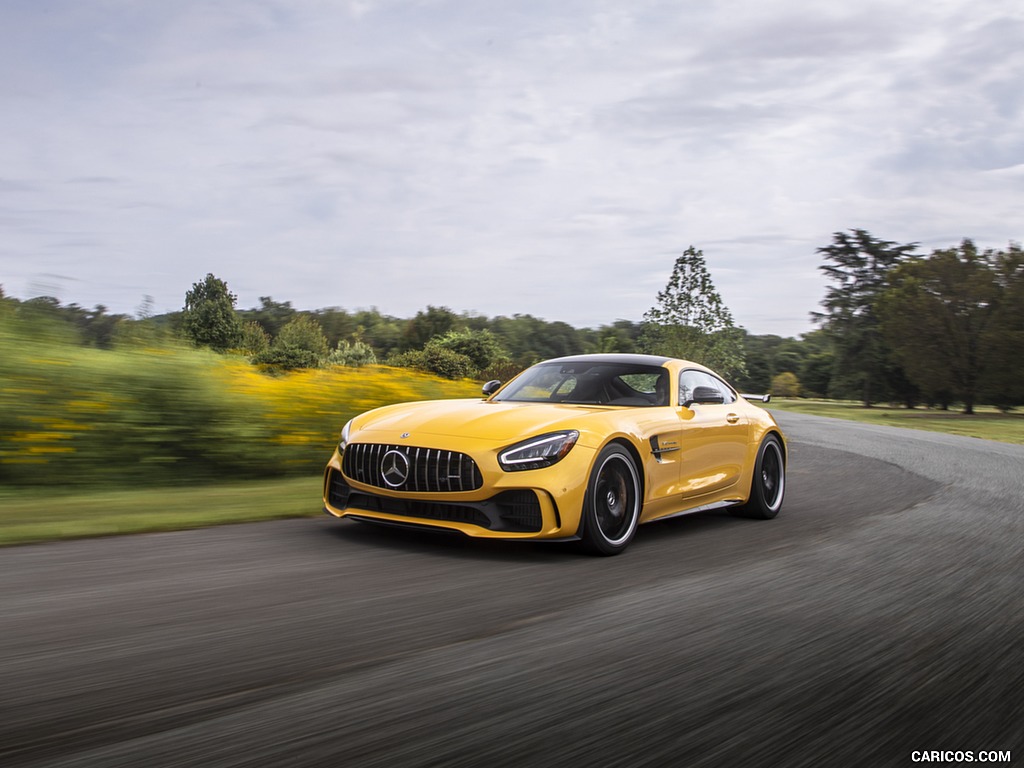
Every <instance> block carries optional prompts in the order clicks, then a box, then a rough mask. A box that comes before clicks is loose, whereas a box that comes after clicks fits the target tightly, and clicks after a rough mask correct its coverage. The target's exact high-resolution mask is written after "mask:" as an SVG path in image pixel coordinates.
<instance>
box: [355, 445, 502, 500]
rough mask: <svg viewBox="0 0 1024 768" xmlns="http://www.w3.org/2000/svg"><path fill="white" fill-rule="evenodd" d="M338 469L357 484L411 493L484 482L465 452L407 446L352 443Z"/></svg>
mask: <svg viewBox="0 0 1024 768" xmlns="http://www.w3.org/2000/svg"><path fill="white" fill-rule="evenodd" d="M403 457H404V458H403ZM341 468H342V471H343V472H344V473H345V475H346V476H347V477H350V478H351V479H353V480H356V481H358V482H360V483H365V484H366V485H373V486H376V487H377V488H388V489H390V490H393V491H410V492H413V493H424V492H426V493H451V492H453V491H475V490H477V489H478V488H480V486H482V485H483V482H484V480H483V476H482V475H481V474H480V469H479V467H477V465H476V462H475V461H473V459H471V458H470V457H469V456H467V455H466V454H464V453H456V452H455V451H441V450H437V449H436V448H416V447H414V446H409V445H387V444H380V443H351V444H349V445H347V446H345V453H344V455H343V457H342V465H341Z"/></svg>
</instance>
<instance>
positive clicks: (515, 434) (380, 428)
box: [352, 400, 610, 443]
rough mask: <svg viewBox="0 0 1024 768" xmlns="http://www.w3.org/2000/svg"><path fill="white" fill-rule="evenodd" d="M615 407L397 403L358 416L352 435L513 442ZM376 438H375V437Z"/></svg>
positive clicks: (576, 423)
mask: <svg viewBox="0 0 1024 768" xmlns="http://www.w3.org/2000/svg"><path fill="white" fill-rule="evenodd" d="M609 410H610V409H608V408H601V407H593V406H585V405H555V404H548V403H495V402H489V401H486V400H437V401H430V402H421V403H406V404H403V405H392V406H387V407H385V408H378V409H377V410H374V411H370V412H369V413H365V414H363V415H362V416H360V417H358V418H357V419H356V420H355V422H354V424H353V426H354V427H355V429H354V431H353V434H352V438H353V439H356V438H357V436H358V435H359V434H360V433H362V432H379V433H400V434H404V433H406V432H408V433H409V436H410V437H411V438H412V439H413V440H415V439H416V437H417V436H420V435H435V436H436V435H444V436H458V437H464V438H473V439H479V440H493V441H495V442H499V443H506V442H511V441H514V440H517V439H522V438H527V437H530V436H531V435H539V434H543V433H545V432H552V431H555V430H558V429H572V428H575V427H578V426H579V420H580V418H581V417H582V418H585V417H587V416H590V415H595V414H599V413H608V412H609ZM370 439H375V438H370Z"/></svg>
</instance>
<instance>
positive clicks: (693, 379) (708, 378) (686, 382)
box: [679, 370, 736, 403]
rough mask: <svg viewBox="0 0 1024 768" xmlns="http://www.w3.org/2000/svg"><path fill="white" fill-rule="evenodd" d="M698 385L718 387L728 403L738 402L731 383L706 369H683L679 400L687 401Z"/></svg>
mask: <svg viewBox="0 0 1024 768" xmlns="http://www.w3.org/2000/svg"><path fill="white" fill-rule="evenodd" d="M697 387H711V388H713V389H717V390H718V391H719V392H721V393H722V397H724V398H725V402H726V403H735V402H736V393H735V392H733V391H732V390H731V389H730V388H729V385H728V384H726V383H725V382H724V381H722V380H721V379H719V378H718V377H717V376H712V375H711V374H709V373H705V372H704V371H693V370H690V371H683V372H682V373H681V374H679V402H680V403H685V402H686V401H687V400H689V399H690V397H691V396H692V395H693V390H695V389H696V388H697Z"/></svg>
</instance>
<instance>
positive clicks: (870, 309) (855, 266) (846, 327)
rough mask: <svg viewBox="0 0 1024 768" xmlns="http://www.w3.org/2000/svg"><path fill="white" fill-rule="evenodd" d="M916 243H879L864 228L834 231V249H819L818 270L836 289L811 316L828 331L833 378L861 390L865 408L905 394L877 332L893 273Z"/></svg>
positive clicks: (827, 293)
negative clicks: (832, 349) (884, 294)
mask: <svg viewBox="0 0 1024 768" xmlns="http://www.w3.org/2000/svg"><path fill="white" fill-rule="evenodd" d="M916 248H917V244H916V243H911V244H908V245H898V244H896V243H894V242H889V241H886V240H879V239H877V238H875V237H873V236H872V235H871V234H870V233H868V232H867V231H865V230H863V229H853V230H850V232H849V233H846V232H836V233H834V234H833V236H832V244H831V245H828V246H825V247H823V248H819V249H818V253H820V254H823V255H824V257H825V260H826V262H829V263H826V264H825V265H823V266H821V267H819V269H821V270H822V271H823V272H824V273H825V274H826V275H827V276H828V278H829V280H831V281H832V282H833V283H834V285H832V286H831V287H830V288H829V289H828V290H827V292H826V294H825V299H824V300H823V301H822V302H821V304H822V306H823V307H824V308H825V311H824V312H815V313H812V315H811V317H812V318H813V319H814V320H815V321H816V322H818V323H819V324H821V326H822V327H823V328H824V329H825V330H827V331H828V332H829V335H830V336H831V337H832V339H833V342H834V345H835V355H836V370H835V372H834V373H835V377H834V378H837V379H838V378H840V377H842V378H844V379H845V380H846V381H849V382H850V383H851V384H853V385H855V386H857V387H858V388H859V390H860V395H861V400H862V401H863V403H864V406H865V407H866V408H869V407H871V404H872V402H876V401H877V400H878V399H880V398H881V397H885V396H889V395H892V394H893V393H899V394H904V395H906V394H909V393H906V392H902V393H901V392H900V390H901V389H903V387H902V386H901V385H902V383H903V382H902V381H901V376H900V372H899V370H898V365H897V364H896V363H895V362H894V361H893V360H892V359H891V357H890V355H889V351H888V349H887V347H886V344H885V341H884V339H883V338H882V331H881V328H880V327H879V320H878V315H877V312H876V310H875V304H876V302H877V301H878V299H879V297H880V296H881V294H882V292H883V291H884V290H885V289H886V287H887V286H888V283H887V280H888V277H889V273H890V272H891V271H892V270H893V269H894V268H895V267H896V266H897V265H898V264H900V263H901V262H903V261H906V260H907V259H908V258H910V256H911V254H913V252H914V251H915V250H916Z"/></svg>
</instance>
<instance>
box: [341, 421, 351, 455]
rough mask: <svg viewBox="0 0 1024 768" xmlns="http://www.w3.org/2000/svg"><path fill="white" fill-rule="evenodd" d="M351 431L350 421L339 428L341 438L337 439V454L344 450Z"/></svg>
mask: <svg viewBox="0 0 1024 768" xmlns="http://www.w3.org/2000/svg"><path fill="white" fill-rule="evenodd" d="M350 429H352V419H349V420H348V423H347V424H346V425H345V426H344V427H342V428H341V437H340V438H339V439H338V452H339V453H340V452H342V451H344V450H345V446H346V445H348V433H349V430H350Z"/></svg>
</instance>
